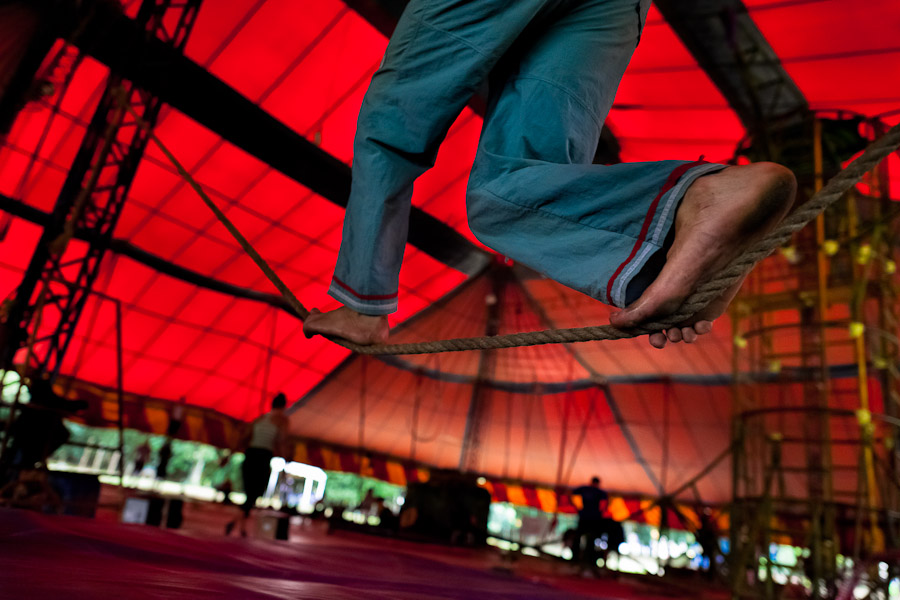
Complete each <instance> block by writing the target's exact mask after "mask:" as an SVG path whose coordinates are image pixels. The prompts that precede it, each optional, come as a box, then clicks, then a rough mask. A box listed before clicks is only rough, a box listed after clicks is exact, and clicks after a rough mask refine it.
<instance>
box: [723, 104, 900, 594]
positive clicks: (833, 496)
mask: <svg viewBox="0 0 900 600" xmlns="http://www.w3.org/2000/svg"><path fill="white" fill-rule="evenodd" d="M838 117H839V118H838V119H834V120H830V121H824V120H823V119H822V118H820V117H816V118H815V120H813V121H812V123H811V126H810V128H809V129H808V131H809V133H811V135H810V136H806V138H805V140H806V143H807V144H809V145H810V146H811V150H812V151H811V152H809V153H808V156H809V157H810V158H811V160H810V161H809V162H808V163H807V164H810V163H811V164H812V166H813V168H812V169H811V170H809V169H808V168H807V170H806V172H804V170H803V169H802V168H801V169H796V168H795V171H798V179H799V183H800V200H801V201H802V200H803V199H804V196H807V197H808V196H809V195H811V194H812V193H814V192H815V191H817V190H818V189H820V188H821V187H822V184H823V180H824V179H825V178H826V176H828V175H829V171H833V170H834V169H835V168H839V166H840V163H841V162H842V160H843V159H844V157H840V156H839V155H838V156H835V155H833V154H832V155H831V156H829V149H831V148H833V146H834V145H833V144H831V145H830V142H831V141H832V140H830V139H828V138H827V137H826V136H823V129H824V127H823V124H824V123H830V131H840V130H844V131H846V130H847V128H846V127H843V126H842V123H841V121H842V119H841V118H840V117H842V116H841V115H839V116H838ZM852 122H853V123H854V124H856V123H862V124H863V125H864V126H865V127H866V128H867V129H868V133H869V134H870V135H871V136H875V135H878V134H879V133H880V132H881V131H880V129H881V125H880V123H877V122H868V121H862V120H859V119H854V120H853V121H852ZM801 143H802V142H801ZM790 152H791V153H793V155H794V156H802V153H800V152H798V151H797V148H796V144H794V145H793V147H790ZM773 158H775V159H776V160H778V159H779V157H773ZM781 159H782V161H783V162H788V164H790V163H789V161H784V158H783V157H781ZM886 169H887V167H886V166H882V167H879V168H878V169H877V170H876V171H874V172H872V173H870V174H869V175H868V176H867V178H866V179H865V180H864V182H863V184H861V185H860V186H858V187H857V189H856V190H854V191H853V192H851V193H850V194H848V195H847V197H846V199H845V200H844V201H843V202H842V203H838V205H836V206H835V207H833V208H832V209H830V210H828V211H827V212H826V214H825V215H823V216H820V218H819V219H818V220H817V222H816V223H815V225H810V226H809V227H807V228H806V229H804V230H802V231H801V232H799V233H798V234H797V235H796V236H795V238H794V240H793V242H792V245H791V246H789V247H786V248H783V249H782V252H781V255H780V256H776V257H772V258H770V259H767V260H766V261H764V262H763V263H762V264H761V265H760V266H759V267H758V268H757V269H756V270H755V271H754V272H753V273H752V274H751V275H750V277H748V280H747V283H746V285H745V286H744V289H743V291H742V293H741V295H739V296H738V298H737V300H736V302H735V303H734V305H733V307H732V323H733V327H734V361H733V367H734V387H733V418H734V425H733V435H734V441H735V446H734V447H735V454H734V457H733V463H732V464H733V469H734V472H733V477H734V482H733V496H734V497H733V507H732V528H731V543H732V553H731V569H732V572H731V575H732V583H733V595H734V596H735V597H761V598H777V597H781V594H782V591H783V590H784V589H785V587H787V586H790V585H795V586H803V587H806V588H807V590H808V591H809V593H811V595H812V596H813V597H816V598H830V597H834V596H835V595H836V594H837V592H838V582H839V581H840V579H841V578H843V577H846V576H848V575H847V573H848V572H849V570H850V566H851V565H859V564H861V563H864V562H865V561H867V560H869V559H870V558H871V557H873V556H876V555H878V554H879V553H881V552H883V551H885V549H890V548H897V546H898V534H900V532H898V530H897V518H898V516H900V502H898V500H900V496H898V491H900V484H898V479H897V475H898V470H897V467H898V462H897V450H896V448H897V436H898V434H900V420H898V419H897V416H896V415H897V412H898V409H900V405H898V398H900V395H898V383H900V378H898V374H900V373H898V370H897V360H898V339H897V337H896V336H897V323H898V320H897V309H898V306H897V283H898V282H897V278H896V274H895V271H896V263H895V248H896V247H897V246H896V243H895V241H896V235H897V232H898V231H900V228H898V227H897V225H896V224H895V222H894V217H896V216H897V214H898V211H897V210H896V209H894V208H893V207H892V206H891V205H890V202H889V198H888V194H887V193H886V190H887V187H886V181H887V172H886ZM873 368H874V369H875V372H876V373H877V375H876V376H872V373H871V371H872V369H873ZM876 382H877V383H876ZM879 384H880V388H881V390H880V391H881V393H880V394H873V392H876V391H877V388H878V387H879ZM779 543H781V544H789V545H792V546H795V547H800V548H803V550H802V551H801V553H800V554H799V556H796V557H795V558H794V559H792V560H789V561H785V560H784V558H783V556H782V554H783V553H781V554H778V553H775V552H773V548H774V547H775V546H773V544H779ZM848 559H849V560H848ZM891 568H892V569H894V575H893V576H896V574H897V571H896V569H898V567H896V566H894V567H891ZM876 579H877V582H876V583H878V585H881V583H884V585H886V582H883V581H882V579H880V578H876ZM873 581H875V580H873Z"/></svg>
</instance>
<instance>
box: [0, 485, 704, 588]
mask: <svg viewBox="0 0 900 600" xmlns="http://www.w3.org/2000/svg"><path fill="white" fill-rule="evenodd" d="M231 511H233V509H223V508H222V507H219V506H214V505H209V504H200V503H194V504H189V505H186V507H185V511H184V517H185V519H184V524H183V526H182V528H181V529H179V530H166V529H159V528H155V527H148V526H144V525H129V524H121V523H118V522H116V520H117V515H116V513H114V512H112V511H106V512H101V513H100V514H99V515H98V518H95V519H85V518H79V517H65V516H48V515H40V514H36V513H32V512H24V511H17V510H8V509H0V565H2V568H0V598H29V599H43V598H59V597H65V598H70V599H79V598H85V599H87V598H91V599H93V598H106V597H111V598H137V599H144V598H147V599H149V598H167V599H173V600H181V599H188V598H190V599H196V598H217V599H221V598H228V599H232V598H233V599H242V600H243V599H250V600H252V599H272V598H316V599H322V600H344V599H351V598H372V599H376V600H378V599H385V600H387V599H392V600H393V599H397V600H406V599H410V600H411V599H422V598H447V599H457V598H458V599H471V598H491V599H499V600H503V599H510V600H512V599H523V598H534V599H546V600H563V599H567V598H610V599H614V598H615V599H618V598H621V599H629V600H630V599H642V600H643V599H647V600H649V599H653V598H689V597H691V598H694V599H696V598H698V597H699V596H700V595H701V594H700V592H699V590H696V589H688V588H684V587H683V586H678V585H672V582H671V581H665V580H662V579H655V578H644V579H639V578H628V579H623V578H620V579H618V580H616V579H612V578H601V579H583V578H580V577H576V576H573V575H572V574H571V573H572V569H571V566H570V565H569V564H567V563H560V562H556V561H547V560H539V559H535V558H531V557H521V558H519V559H518V560H516V561H514V562H511V561H509V560H508V559H507V558H506V557H503V556H502V555H500V554H499V553H498V552H496V551H494V550H492V549H485V550H471V549H462V548H447V547H443V546H437V545H428V544H418V543H412V542H406V541H401V540H396V539H385V538H379V537H370V536H367V535H363V534H354V533H345V532H340V533H335V534H331V535H329V534H327V532H326V531H325V528H324V524H322V523H310V522H307V523H304V524H299V525H297V524H295V525H293V526H292V528H291V533H290V538H291V539H290V541H289V542H282V541H274V540H268V539H261V538H255V537H249V538H247V539H241V538H239V537H234V536H232V537H230V538H225V537H224V536H223V535H222V534H221V532H222V527H223V526H224V524H225V523H226V522H227V521H228V520H229V519H230V518H231V517H232V515H233V513H232V512H231Z"/></svg>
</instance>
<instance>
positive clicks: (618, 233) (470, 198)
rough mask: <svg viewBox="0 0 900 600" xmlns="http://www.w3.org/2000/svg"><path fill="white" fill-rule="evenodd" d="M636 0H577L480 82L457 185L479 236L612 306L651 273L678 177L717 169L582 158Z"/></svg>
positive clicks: (635, 24)
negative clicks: (464, 172)
mask: <svg viewBox="0 0 900 600" xmlns="http://www.w3.org/2000/svg"><path fill="white" fill-rule="evenodd" d="M648 6H649V2H648V1H647V0H641V1H638V0H589V1H587V2H583V3H580V4H579V5H578V6H577V8H575V9H573V10H571V11H570V12H569V13H567V14H566V15H565V16H564V17H562V18H561V19H559V20H557V21H555V22H553V23H551V24H549V25H548V27H547V28H546V30H544V31H540V32H537V33H536V36H535V38H534V39H533V40H531V43H530V44H528V45H527V46H525V47H524V49H523V51H522V54H521V56H519V57H517V60H516V61H515V63H514V64H512V65H511V66H510V67H509V69H508V70H507V71H505V72H503V73H500V74H499V77H498V79H499V81H497V82H494V81H492V83H497V84H498V85H497V86H495V87H494V88H493V90H492V94H491V98H490V101H489V109H488V114H487V115H486V119H485V124H484V129H483V131H482V138H481V141H480V143H479V149H478V155H477V157H476V159H475V166H474V168H473V171H472V175H471V177H470V181H469V190H468V194H467V206H468V211H469V222H470V226H471V228H472V231H473V233H474V234H475V235H476V236H477V237H478V239H479V240H481V241H482V242H483V243H484V244H486V245H487V246H489V247H491V248H493V249H495V250H497V251H498V252H501V253H503V254H506V255H507V256H510V257H511V258H514V259H516V260H518V261H520V262H522V263H524V264H526V265H528V266H530V267H532V268H534V269H535V270H537V271H539V272H542V273H544V274H546V275H548V276H549V277H551V278H552V279H555V280H557V281H559V282H561V283H563V284H565V285H568V286H570V287H572V288H574V289H577V290H579V291H582V292H584V293H586V294H588V295H590V296H592V297H594V298H597V299H598V300H601V301H603V302H606V303H609V304H613V305H616V306H625V305H627V304H628V303H630V302H631V301H632V300H634V299H635V298H636V297H637V296H639V295H640V293H641V292H643V289H645V288H646V286H647V285H649V283H650V282H652V280H653V278H654V277H655V275H656V273H658V270H659V268H660V264H659V261H660V259H663V260H664V248H665V244H666V239H667V237H668V234H669V232H670V231H671V229H672V227H673V224H674V216H675V211H676V209H677V207H678V203H679V202H680V200H681V198H682V197H683V195H684V191H685V190H686V189H687V187H688V186H689V185H690V183H692V182H693V181H694V180H695V179H696V178H697V177H699V176H701V175H703V174H705V173H709V172H712V171H715V170H718V169H721V168H723V167H722V166H721V165H710V164H701V163H694V164H692V163H687V162H685V161H663V162H656V163H633V164H619V165H611V166H604V165H592V164H590V163H591V160H592V158H593V156H594V153H595V151H596V147H597V141H598V139H599V137H600V130H601V128H602V127H603V122H604V120H605V118H606V115H607V114H608V112H609V110H610V108H611V107H612V103H613V99H614V96H615V92H616V88H617V87H618V84H619V81H620V80H621V78H622V75H623V73H624V71H625V68H626V67H627V65H628V62H629V60H630V59H631V55H632V53H633V52H634V49H635V47H636V44H637V41H638V39H639V36H640V32H641V27H642V23H643V20H644V18H645V17H646V10H647V8H648ZM654 269H655V271H654Z"/></svg>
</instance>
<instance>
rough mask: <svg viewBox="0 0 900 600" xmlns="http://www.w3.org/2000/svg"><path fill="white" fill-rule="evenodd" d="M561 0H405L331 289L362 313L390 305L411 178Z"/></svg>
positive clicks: (366, 133)
mask: <svg viewBox="0 0 900 600" xmlns="http://www.w3.org/2000/svg"><path fill="white" fill-rule="evenodd" d="M557 1H558V0H516V1H515V2H510V1H509V0H477V1H472V0H470V1H460V0H413V1H412V2H410V4H409V6H408V7H407V9H406V11H405V12H404V14H403V16H402V17H401V19H400V22H399V23H398V25H397V29H396V30H395V32H394V35H393V36H392V37H391V41H390V43H389V44H388V48H387V51H386V53H385V57H384V62H383V64H382V66H381V68H380V69H379V70H378V71H377V72H376V73H375V75H374V76H373V78H372V81H371V83H370V85H369V89H368V91H367V93H366V96H365V99H364V100H363V104H362V108H361V110H360V114H359V120H358V125H357V132H356V138H355V141H354V147H353V151H354V155H353V182H352V187H351V193H350V200H349V203H348V205H347V211H346V215H345V218H344V230H343V238H342V241H341V249H340V252H339V254H338V260H337V265H336V267H335V274H334V278H333V280H332V284H331V287H330V289H329V294H331V296H333V297H334V298H336V299H337V300H339V301H341V302H342V303H344V304H345V305H347V306H349V307H350V308H353V309H354V310H357V311H359V312H362V313H366V314H388V313H391V312H394V311H395V310H396V308H397V285H398V279H399V273H400V263H401V261H402V258H403V251H404V247H405V244H406V237H407V227H408V221H409V210H410V201H411V197H412V189H413V187H412V186H413V181H414V180H415V179H416V178H417V177H418V176H419V175H421V174H422V173H423V172H424V171H425V170H427V169H428V168H430V167H431V166H432V165H433V164H434V160H435V156H436V155H437V150H438V146H439V145H440V143H441V141H442V140H443V139H444V137H445V136H446V134H447V130H448V129H449V128H450V125H451V124H452V123H453V121H454V119H455V118H456V117H457V116H458V115H459V113H460V112H461V111H462V109H463V107H464V106H465V103H466V102H467V101H468V100H469V98H470V97H471V96H472V94H473V93H474V91H475V90H476V89H477V88H478V86H479V85H480V84H481V83H482V82H483V81H484V80H485V78H486V77H487V74H488V73H489V72H490V71H491V69H492V68H493V67H494V65H495V64H496V63H497V61H498V60H499V59H500V57H501V56H502V55H503V54H504V53H505V52H506V51H507V49H508V48H509V47H510V46H511V45H512V44H513V42H514V41H515V40H516V38H517V37H518V36H519V35H520V34H521V32H522V31H523V30H524V29H525V28H526V27H527V26H528V24H529V23H531V22H532V21H533V20H534V19H535V17H536V16H539V15H540V14H541V12H542V11H543V10H544V9H545V8H546V6H548V5H550V4H554V3H555V2H557Z"/></svg>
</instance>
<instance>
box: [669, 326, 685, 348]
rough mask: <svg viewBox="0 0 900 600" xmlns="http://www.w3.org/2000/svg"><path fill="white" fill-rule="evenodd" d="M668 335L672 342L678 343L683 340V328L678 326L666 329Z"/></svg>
mask: <svg viewBox="0 0 900 600" xmlns="http://www.w3.org/2000/svg"><path fill="white" fill-rule="evenodd" d="M666 337H668V338H669V341H670V342H672V343H675V344H677V343H678V342H680V341H681V329H679V328H678V327H672V328H671V329H666Z"/></svg>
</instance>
